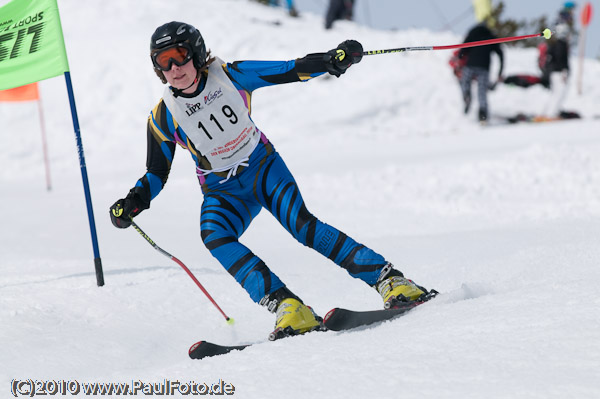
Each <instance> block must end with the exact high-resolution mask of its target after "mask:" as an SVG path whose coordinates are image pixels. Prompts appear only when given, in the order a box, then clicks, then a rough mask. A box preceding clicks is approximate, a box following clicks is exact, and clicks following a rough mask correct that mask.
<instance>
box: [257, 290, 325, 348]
mask: <svg viewBox="0 0 600 399" xmlns="http://www.w3.org/2000/svg"><path fill="white" fill-rule="evenodd" d="M282 298H283V299H282ZM261 304H262V305H264V306H267V307H268V309H269V310H270V311H271V312H273V311H274V312H275V314H276V321H275V329H274V330H273V332H272V333H271V334H269V340H271V341H275V340H276V339H279V338H283V337H287V336H291V335H300V334H304V333H307V332H310V331H314V330H321V329H323V328H324V327H323V319H322V318H321V317H319V316H317V315H316V314H315V313H314V312H313V310H312V309H311V308H310V307H308V306H306V305H305V304H303V303H302V301H300V299H299V298H298V297H296V296H295V295H294V294H292V293H291V291H289V290H288V289H287V288H285V287H284V288H281V289H279V290H277V291H276V292H274V293H273V294H271V295H269V296H268V297H265V298H264V299H263V300H262V301H261Z"/></svg>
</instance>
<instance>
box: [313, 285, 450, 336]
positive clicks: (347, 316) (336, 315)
mask: <svg viewBox="0 0 600 399" xmlns="http://www.w3.org/2000/svg"><path fill="white" fill-rule="evenodd" d="M437 294H438V292H437V291H435V290H431V292H430V293H428V294H427V295H425V296H423V297H422V298H420V299H419V300H417V301H411V302H398V303H397V305H395V307H394V308H392V309H379V310H367V311H356V310H349V309H343V308H334V309H332V310H330V311H329V312H328V313H327V314H326V315H325V318H324V319H323V322H324V324H325V327H327V329H329V330H332V331H345V330H350V329H352V328H357V327H363V326H368V325H371V324H375V323H381V322H383V321H386V320H390V319H393V318H396V317H399V316H401V315H403V314H405V313H407V312H408V311H410V310H412V309H414V308H416V307H417V306H419V305H421V304H423V303H425V302H427V301H429V300H431V299H433V298H435V296H436V295H437Z"/></svg>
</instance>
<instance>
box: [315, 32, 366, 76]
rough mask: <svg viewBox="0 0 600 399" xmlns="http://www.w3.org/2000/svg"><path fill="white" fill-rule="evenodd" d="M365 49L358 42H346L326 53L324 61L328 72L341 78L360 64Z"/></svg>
mask: <svg viewBox="0 0 600 399" xmlns="http://www.w3.org/2000/svg"><path fill="white" fill-rule="evenodd" d="M362 56H363V47H362V45H361V44H360V43H359V42H357V41H356V40H346V41H343V42H342V43H340V44H339V46H337V48H335V49H333V50H329V51H328V52H326V53H325V56H324V58H323V60H324V61H325V65H326V67H327V72H329V73H330V74H332V75H334V76H336V77H338V78H339V77H340V75H342V74H343V73H344V72H346V70H347V69H348V68H350V65H352V64H358V63H359V62H360V60H362Z"/></svg>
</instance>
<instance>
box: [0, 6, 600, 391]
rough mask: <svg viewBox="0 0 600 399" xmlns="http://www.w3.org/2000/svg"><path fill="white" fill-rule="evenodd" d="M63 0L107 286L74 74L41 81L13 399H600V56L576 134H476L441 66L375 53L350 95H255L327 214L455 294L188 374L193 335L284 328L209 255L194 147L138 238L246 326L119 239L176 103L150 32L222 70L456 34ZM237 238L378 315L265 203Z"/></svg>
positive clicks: (8, 318)
mask: <svg viewBox="0 0 600 399" xmlns="http://www.w3.org/2000/svg"><path fill="white" fill-rule="evenodd" d="M59 7H60V12H61V18H62V23H63V30H64V35H65V41H66V47H67V52H68V56H69V63H70V67H71V74H72V79H73V85H74V91H75V97H76V101H77V110H78V114H79V120H80V124H81V134H82V138H83V144H84V150H85V157H86V162H87V171H88V174H89V180H90V185H91V193H92V201H93V205H94V215H95V222H96V227H97V231H98V239H99V246H100V255H101V258H102V263H103V267H104V276H105V281H106V284H105V286H104V287H101V288H100V287H97V286H96V280H95V275H94V265H93V253H92V244H91V238H90V230H89V225H88V217H87V212H86V207H85V200H84V195H83V189H82V183H81V174H80V168H79V162H78V157H77V150H76V146H75V142H74V134H73V125H72V122H71V119H70V111H69V106H68V100H67V94H66V89H65V84H64V79H63V78H62V77H58V78H53V79H50V80H47V81H44V82H42V83H41V86H40V87H41V92H42V97H43V102H42V103H43V108H44V117H45V126H46V134H47V137H48V152H49V155H50V168H51V175H52V186H53V187H52V190H51V191H49V192H48V191H46V188H45V181H44V162H43V155H42V145H41V133H40V123H39V118H38V114H37V106H36V105H35V103H2V104H0V118H1V124H0V126H1V128H0V134H1V139H2V143H3V145H2V146H0V165H1V168H0V209H2V218H1V221H0V226H1V228H0V343H1V345H2V350H1V351H0V396H1V397H10V396H11V392H10V391H11V387H13V386H14V385H13V380H25V379H32V380H39V381H47V380H56V381H61V380H64V381H77V382H79V383H86V382H116V383H129V384H132V381H142V382H144V383H151V382H164V381H165V380H169V381H176V380H179V381H180V382H182V383H187V382H189V381H194V382H196V383H198V384H201V383H204V382H205V383H207V384H212V383H216V382H218V381H219V380H223V381H225V382H227V383H230V384H232V385H233V386H234V387H235V393H234V396H235V397H239V398H283V397H285V398H304V397H315V398H365V397H418V398H465V397H466V398H483V397H487V398H533V397H536V398H564V397H577V398H597V397H600V383H599V382H598V381H599V380H598V369H599V366H600V313H599V311H598V308H599V306H600V299H599V296H598V284H599V282H600V267H599V266H600V246H599V245H598V242H599V237H600V157H599V156H598V154H599V153H600V120H598V119H597V115H598V113H599V112H598V104H599V102H600V65H599V63H598V61H595V60H586V63H585V66H584V74H585V75H584V78H583V79H584V80H583V81H584V91H583V93H582V95H578V94H577V92H576V90H575V87H574V85H573V86H572V87H571V90H570V92H569V95H568V98H567V101H566V103H565V107H566V108H567V109H569V110H575V111H578V112H579V113H581V114H582V115H583V116H584V118H583V119H581V120H578V121H565V122H554V123H537V124H522V125H504V124H500V123H496V122H494V121H493V123H491V124H490V125H489V126H486V127H482V126H480V125H479V124H478V123H477V122H476V121H475V118H476V116H475V112H476V106H475V107H474V109H473V110H471V112H470V113H469V114H468V115H464V114H463V112H462V105H461V100H460V93H459V89H458V84H457V81H456V79H455V77H454V76H453V75H452V72H451V70H450V68H449V66H448V59H449V57H450V52H447V51H429V52H420V53H416V52H413V53H406V54H392V55H376V56H369V57H365V58H364V59H363V61H362V62H361V63H360V64H358V65H355V66H353V67H352V68H351V69H350V70H349V71H348V72H347V73H346V74H345V75H344V76H342V77H341V78H339V79H336V78H325V77H321V78H319V79H315V80H313V81H311V82H308V83H297V84H289V85H282V86H277V87H271V88H264V89H261V90H258V91H256V92H255V93H254V96H253V114H252V116H253V118H254V120H255V122H256V123H257V125H258V126H259V128H260V129H261V130H263V131H264V132H265V134H266V135H267V137H269V138H270V139H271V141H272V142H273V143H274V144H275V146H276V147H277V149H278V150H279V152H280V153H281V154H282V156H283V157H284V159H285V160H286V162H287V164H288V166H289V168H290V169H291V170H292V172H293V173H294V174H295V177H296V178H297V181H298V183H299V185H300V188H301V191H302V194H303V196H304V199H305V201H306V203H307V206H308V208H309V210H310V211H312V212H313V213H314V214H315V215H317V216H318V217H319V218H320V219H321V220H323V221H325V222H327V223H330V224H332V225H334V226H336V227H338V228H339V229H340V230H342V231H344V232H346V233H347V234H349V235H350V236H352V237H353V238H355V239H356V240H358V241H359V242H362V243H364V244H366V245H368V246H370V247H372V248H373V249H374V250H376V251H378V252H380V253H382V254H383V255H384V256H385V257H386V258H387V259H388V260H390V261H391V262H393V263H394V264H395V265H396V266H397V267H398V268H399V269H400V270H402V271H403V272H404V273H405V274H406V275H407V276H408V277H410V278H412V279H414V280H415V281H416V282H418V283H419V284H421V285H424V286H426V287H428V288H435V289H437V290H438V291H440V292H441V293H442V294H441V295H440V296H439V297H438V298H437V299H436V300H435V301H433V302H430V303H428V304H426V305H424V306H423V307H421V308H418V309H417V310H415V311H413V312H411V313H409V314H408V315H406V316H405V317H402V318H400V319H398V320H395V321H391V322H386V323H384V324H383V325H380V326H377V327H373V328H366V329H362V330H360V331H352V332H346V333H333V332H327V333H314V334H308V335H306V336H301V337H295V338H291V339H285V340H281V341H277V342H274V343H268V342H264V343H260V344H258V345H256V346H253V347H252V348H249V349H247V350H245V351H242V352H235V353H231V354H229V355H226V356H221V357H216V358H210V359H206V360H203V361H192V360H190V359H189V358H188V356H187V350H188V348H189V347H190V345H192V344H193V343H194V342H196V341H199V340H209V341H213V342H217V343H223V344H236V343H252V342H263V341H266V338H267V336H268V334H269V332H270V331H271V329H272V328H273V325H274V316H273V315H272V314H270V313H268V312H267V311H266V310H265V309H264V308H261V307H260V306H258V305H256V304H254V303H253V302H252V301H251V300H250V299H249V297H248V295H247V294H246V293H245V291H244V290H243V289H242V288H241V287H240V286H238V285H237V283H236V282H235V281H234V279H233V278H231V276H229V275H228V274H227V273H226V272H225V271H224V270H223V268H222V267H221V266H220V265H219V264H218V263H217V262H216V260H214V259H213V258H212V257H211V256H210V254H209V252H208V250H207V249H206V248H205V247H204V246H203V244H202V242H201V239H200V231H199V210H200V205H201V203H202V194H201V191H200V188H199V186H198V184H197V180H196V177H195V170H194V165H193V162H192V160H191V159H190V157H189V155H188V154H187V153H185V151H183V150H181V149H179V150H178V151H177V153H176V158H175V161H174V163H173V169H172V172H171V176H170V178H169V182H168V183H167V186H166V187H165V189H164V190H163V192H162V193H161V194H160V195H159V196H158V197H157V198H156V199H155V200H154V201H153V203H152V207H151V209H149V210H147V211H145V212H144V213H142V214H141V215H140V216H139V217H137V218H136V222H137V223H138V224H139V225H140V227H141V228H142V229H144V230H145V232H146V233H147V234H148V235H149V236H150V237H151V238H152V239H153V240H154V241H155V242H156V243H157V244H158V245H159V246H161V247H162V248H164V249H165V250H167V251H169V252H170V253H172V254H173V255H175V256H176V257H177V258H179V259H181V260H182V261H183V262H184V263H185V264H186V265H187V266H188V267H189V268H190V269H191V270H192V272H193V273H194V274H195V275H196V276H197V277H198V279H199V280H200V281H201V282H202V284H203V285H204V286H205V288H206V289H207V290H208V291H209V292H210V294H211V295H212V296H213V297H214V299H215V300H216V301H217V303H218V304H219V305H220V306H221V308H222V309H223V310H224V311H225V312H226V313H227V314H228V315H229V316H231V317H233V318H234V319H235V320H236V322H235V324H234V325H233V326H230V325H227V324H226V323H225V320H224V318H223V317H222V315H221V314H220V313H219V312H218V311H217V310H216V309H215V307H214V306H213V305H212V304H211V303H210V302H209V301H208V300H207V298H206V297H205V296H204V295H203V294H202V292H201V291H200V290H199V289H198V287H197V286H196V285H195V284H194V283H193V282H192V280H191V279H190V278H189V277H188V275H187V274H186V273H185V272H184V271H183V270H182V269H181V268H180V267H179V266H178V265H177V264H175V263H174V262H172V261H171V260H169V259H168V258H167V257H164V256H162V255H161V254H160V253H158V252H157V251H155V250H154V249H153V248H152V247H151V246H150V245H149V244H148V243H147V242H146V241H145V240H144V239H143V238H142V237H141V236H140V235H139V234H138V233H136V231H135V230H133V229H126V230H118V229H115V228H114V227H113V226H112V225H111V223H110V220H109V217H108V208H109V206H110V205H111V204H112V203H113V202H114V201H116V200H117V199H118V198H121V197H123V196H124V195H125V194H126V193H127V191H128V190H129V189H130V188H131V187H132V186H133V185H134V184H135V182H136V180H137V179H138V178H139V177H141V176H142V175H143V174H144V173H145V160H146V130H145V129H146V118H147V115H148V113H149V111H150V109H151V108H152V107H153V106H154V105H155V103H156V102H157V101H158V100H159V98H160V96H161V94H162V91H163V85H162V84H161V83H160V82H159V80H158V79H157V78H156V76H155V75H154V72H153V71H152V68H151V64H150V60H149V57H148V45H149V37H150V35H151V34H152V32H153V31H154V28H155V27H156V26H158V25H160V24H162V23H164V22H168V21H171V20H182V21H187V22H190V23H192V24H194V25H195V26H197V27H198V28H199V29H200V30H201V32H202V34H203V35H204V38H205V40H206V43H207V45H208V47H209V48H210V49H211V50H212V52H213V54H215V55H218V56H219V57H221V58H223V59H224V60H227V61H234V60H245V59H257V60H286V59H294V58H297V57H301V56H304V55H305V54H307V53H311V52H321V51H327V50H329V49H332V48H335V47H336V45H337V44H338V43H340V42H341V41H343V40H345V39H349V38H353V39H356V40H359V41H360V42H362V43H363V45H364V47H365V49H368V50H375V49H384V48H390V47H400V46H418V45H438V44H439V45H444V44H453V43H456V42H459V41H460V40H461V38H459V37H456V36H454V35H452V34H450V33H448V34H443V33H432V32H430V31H426V30H408V31H397V32H387V31H377V30H372V29H368V28H365V27H360V26H357V25H355V24H353V23H350V22H340V23H338V24H336V27H335V29H334V30H332V31H325V30H323V28H322V25H323V24H322V20H321V18H322V17H321V16H315V15H310V14H303V15H302V17H301V18H299V19H290V18H288V17H287V16H286V15H285V13H284V11H283V10H282V9H277V8H266V7H263V6H260V5H258V4H256V3H253V2H249V1H246V0H203V1H196V0H180V1H177V2H167V1H157V0H147V1H144V2H143V4H142V3H140V2H139V1H133V0H122V1H119V2H110V4H108V5H107V3H106V2H104V1H97V0H88V1H86V2H85V6H83V5H82V3H81V2H80V1H75V0H61V1H59ZM505 50H506V74H512V73H537V70H536V54H535V51H534V50H519V49H513V48H505ZM496 67H497V64H494V65H493V68H496ZM492 73H493V72H492ZM549 95H550V94H549V92H548V91H546V90H544V89H542V88H537V87H534V88H530V89H521V88H511V87H507V86H499V87H498V88H497V89H496V90H495V91H493V92H490V96H489V101H490V104H491V105H490V106H491V113H492V114H493V115H494V118H495V119H494V120H495V121H498V120H499V119H497V118H496V117H497V116H502V115H512V114H516V113H518V112H527V113H540V112H543V108H544V104H545V103H546V102H547V100H548V97H549ZM242 242H243V243H245V244H246V245H247V246H248V247H250V248H251V249H252V250H253V251H254V252H255V253H256V254H257V255H259V256H260V257H262V258H263V259H264V260H265V262H266V263H267V264H268V265H269V266H270V267H271V268H272V269H273V270H274V271H275V272H276V273H277V274H278V275H279V276H280V277H281V278H282V279H283V280H284V281H285V282H286V283H287V284H288V286H289V287H290V289H291V290H292V291H294V292H295V293H296V294H298V295H299V296H300V297H301V298H302V299H303V300H304V301H305V302H306V303H307V304H309V305H311V306H312V307H313V308H314V309H315V311H316V312H317V313H319V314H321V315H324V314H325V313H326V312H327V311H328V310H329V309H331V308H333V307H336V306H343V307H349V308H353V309H361V310H366V309H374V308H379V307H381V305H382V304H381V299H380V297H379V295H378V294H377V293H376V292H375V291H374V290H373V289H372V288H370V287H368V286H366V285H365V284H363V283H362V282H360V281H358V280H354V279H352V278H351V277H349V276H348V275H347V273H346V272H345V271H343V270H342V269H340V268H339V267H337V266H336V265H335V264H333V263H332V262H330V261H329V260H328V259H325V258H323V257H322V256H320V255H319V254H317V253H316V252H314V251H312V250H310V249H308V248H305V247H303V246H302V245H300V244H298V243H297V242H295V241H294V240H293V238H291V237H290V236H289V235H288V234H287V233H286V232H285V230H284V229H283V228H282V227H281V226H279V225H278V223H277V222H276V221H275V220H274V219H273V218H272V216H271V215H270V214H269V213H268V212H266V211H265V212H263V213H261V214H260V215H259V216H258V217H257V218H256V219H255V221H254V223H253V224H252V226H251V227H250V228H249V230H248V231H247V232H246V234H245V235H244V236H243V237H242ZM140 394H141V393H140ZM80 395H82V396H85V395H84V393H83V392H81V393H80ZM98 397H101V396H98ZM104 397H106V396H104ZM113 397H117V396H113Z"/></svg>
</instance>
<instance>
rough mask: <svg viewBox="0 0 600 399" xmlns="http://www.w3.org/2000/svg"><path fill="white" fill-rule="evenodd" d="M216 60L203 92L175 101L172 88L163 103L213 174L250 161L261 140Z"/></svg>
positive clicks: (220, 63) (166, 90) (220, 61)
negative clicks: (246, 159) (243, 161)
mask: <svg viewBox="0 0 600 399" xmlns="http://www.w3.org/2000/svg"><path fill="white" fill-rule="evenodd" d="M222 64H223V61H222V60H220V59H218V58H217V59H216V60H215V61H214V62H213V63H212V64H211V65H210V66H209V67H208V78H207V81H206V86H205V87H204V90H202V92H201V93H200V94H198V95H197V96H196V97H193V98H186V97H181V96H178V97H175V96H174V95H173V92H172V91H171V89H170V88H169V87H167V88H166V89H165V93H164V96H163V100H164V102H165V104H166V106H167V108H168V109H169V111H170V112H171V114H172V115H173V117H174V118H175V120H176V121H177V123H178V124H179V126H180V128H181V129H183V131H184V132H185V134H186V135H187V136H188V138H189V139H190V140H191V142H192V143H194V147H195V148H196V149H197V150H198V151H200V153H201V154H202V155H203V156H204V157H206V158H207V159H208V161H209V162H210V164H211V167H212V170H226V169H227V168H228V167H231V166H233V165H235V164H236V163H237V162H239V161H240V160H242V159H244V158H247V157H248V156H249V155H250V153H251V152H252V151H253V150H254V148H255V147H256V145H257V144H258V141H259V139H260V134H259V133H258V129H257V128H256V126H255V125H254V122H252V120H251V119H250V115H248V108H247V107H246V104H245V102H244V100H243V99H242V97H241V95H240V93H239V92H238V90H237V89H236V88H235V86H234V85H233V83H231V80H229V78H228V77H227V75H226V74H225V71H223V68H222Z"/></svg>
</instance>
